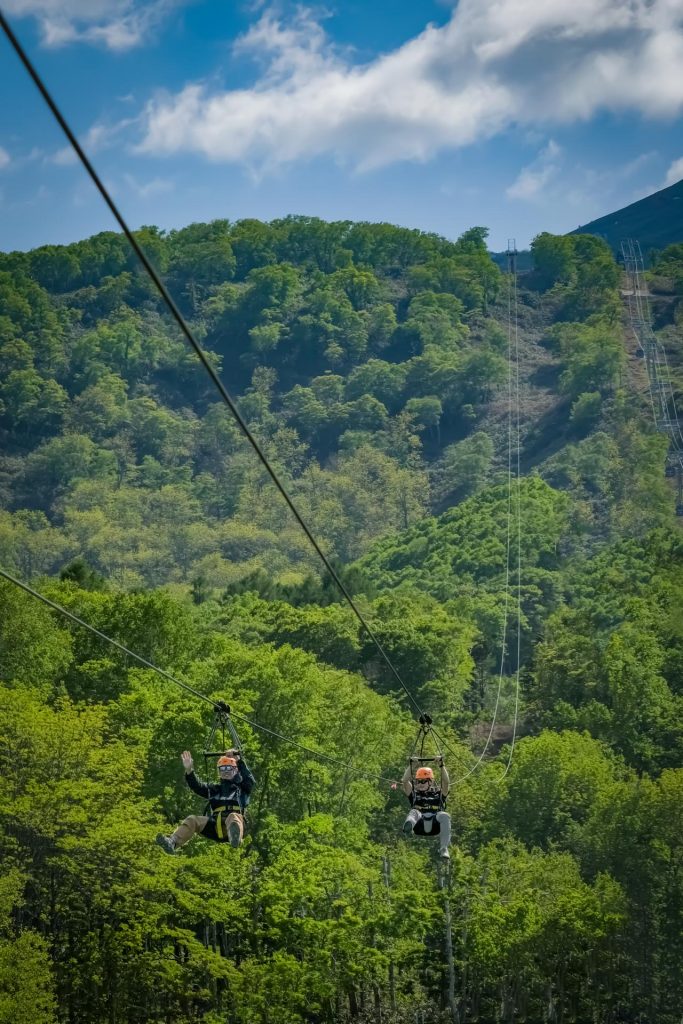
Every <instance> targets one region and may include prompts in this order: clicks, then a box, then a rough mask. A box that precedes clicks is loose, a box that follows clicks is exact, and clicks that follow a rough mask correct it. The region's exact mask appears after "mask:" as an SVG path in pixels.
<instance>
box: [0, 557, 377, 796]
mask: <svg viewBox="0 0 683 1024" xmlns="http://www.w3.org/2000/svg"><path fill="white" fill-rule="evenodd" d="M0 576H1V577H3V578H4V579H6V580H7V581H8V582H9V583H12V584H14V586H15V587H19V588H20V589H21V590H23V591H25V592H26V593H27V594H30V595H31V597H34V598H36V599H37V600H38V601H42V603H43V604H45V605H47V606H48V607H49V608H51V609H52V610H53V611H55V612H57V613H58V614H60V615H63V616H64V617H65V618H67V619H70V620H71V621H72V622H74V623H76V625H78V626H81V627H82V628H83V629H85V630H87V631H88V632H89V633H93V634H94V635H95V636H97V637H99V638H100V640H103V641H104V642H105V643H108V644H111V645H112V647H116V648H118V650H119V651H121V652H122V653H123V654H125V655H126V656H127V657H129V658H132V659H133V660H134V661H137V662H139V663H140V664H141V665H143V666H144V667H145V668H148V669H150V670H151V671H152V672H156V673H157V674H158V675H160V676H162V677H163V678H164V679H166V680H168V681H169V682H171V683H174V684H175V685H176V686H179V687H180V688H181V689H182V690H185V691H186V692H187V693H190V694H192V696H193V697H197V698H198V699H199V700H203V701H204V702H205V703H206V704H210V705H211V707H212V708H213V709H214V710H215V711H222V710H223V707H224V705H223V704H222V702H220V701H215V700H213V699H212V698H211V697H207V695H206V694H205V693H202V692H201V690H196V689H195V688H194V686H190V685H189V683H185V682H183V680H182V679H178V678H177V676H174V675H172V674H171V673H170V672H167V671H166V669H164V668H160V666H159V665H155V664H154V662H153V661H149V660H148V659H147V658H143V656H142V655H141V654H137V653H136V652H135V651H133V650H131V649H130V648H129V647H126V646H125V644H122V643H119V641H118V640H114V638H113V637H111V636H108V635H107V634H106V633H103V632H102V630H100V629H97V628H96V627H95V626H93V625H91V624H90V623H89V622H86V621H85V619H82V618H80V616H78V615H76V614H75V613H74V612H71V611H69V609H68V608H64V607H63V606H62V605H61V604H57V602H56V601H53V600H51V598H49V597H46V596H45V594H41V593H40V591H38V590H35V589H34V588H33V587H31V586H29V584H28V583H25V582H24V581H23V580H20V579H17V577H16V576H13V575H12V574H11V573H9V572H7V571H6V570H5V569H2V568H0ZM230 717H231V718H236V719H238V720H239V721H240V722H244V723H245V725H249V726H251V728H252V729H256V730H258V731H259V732H263V733H265V734H266V735H268V736H272V737H274V738H275V739H279V740H282V741H283V742H284V743H289V744H291V745H292V746H294V747H298V748H299V750H303V751H305V752H306V753H307V754H311V755H312V756H313V757H317V758H319V759H320V760H322V761H329V762H330V763H331V764H336V765H339V766H340V767H342V768H346V769H347V771H349V772H352V773H353V774H354V775H360V776H363V777H364V778H368V779H377V780H378V781H380V782H386V783H387V784H388V785H390V786H394V785H396V784H397V780H396V779H391V778H389V777H388V776H386V775H378V774H377V773H375V772H367V771H363V770H362V769H361V768H356V767H354V765H351V764H348V763H347V762H346V761H342V760H341V759H340V758H337V757H332V756H331V755H330V754H325V753H324V752H323V751H322V750H314V749H313V748H312V747H307V746H305V745H304V744H303V743H299V741H298V740H295V739H293V738H292V737H291V736H286V735H284V734H283V733H280V732H276V731H275V730H274V729H269V728H268V727H267V726H265V725H261V724H260V723H259V722H255V721H254V720H253V719H251V718H247V717H246V716H245V715H241V714H239V713H238V712H236V711H233V710H232V709H231V711H230Z"/></svg>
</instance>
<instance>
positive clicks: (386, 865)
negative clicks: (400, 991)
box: [382, 856, 396, 1013]
mask: <svg viewBox="0 0 683 1024" xmlns="http://www.w3.org/2000/svg"><path fill="white" fill-rule="evenodd" d="M382 875H383V876H384V885H385V886H386V890H387V903H388V904H389V906H391V863H390V861H389V857H388V856H387V857H382ZM389 1005H390V1007H391V1012H392V1013H396V970H395V967H394V961H393V960H391V959H390V960H389Z"/></svg>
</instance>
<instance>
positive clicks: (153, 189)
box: [123, 174, 173, 199]
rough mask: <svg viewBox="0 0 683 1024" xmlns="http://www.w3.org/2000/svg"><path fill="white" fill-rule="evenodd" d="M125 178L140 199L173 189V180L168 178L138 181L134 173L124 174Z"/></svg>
mask: <svg viewBox="0 0 683 1024" xmlns="http://www.w3.org/2000/svg"><path fill="white" fill-rule="evenodd" d="M123 180H124V181H125V183H126V185H127V186H128V188H129V189H130V190H131V192H134V193H135V195H136V196H137V197H138V198H139V199H150V198H151V197H152V196H158V195H161V194H163V193H164V192H172V191H173V182H172V181H168V179H166V178H153V179H152V180H151V181H144V182H143V181H138V179H137V178H135V177H133V175H132V174H124V176H123Z"/></svg>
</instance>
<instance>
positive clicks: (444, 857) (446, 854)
mask: <svg viewBox="0 0 683 1024" xmlns="http://www.w3.org/2000/svg"><path fill="white" fill-rule="evenodd" d="M450 859H451V855H450V853H449V852H448V847H445V848H444V849H443V850H442V851H441V860H450Z"/></svg>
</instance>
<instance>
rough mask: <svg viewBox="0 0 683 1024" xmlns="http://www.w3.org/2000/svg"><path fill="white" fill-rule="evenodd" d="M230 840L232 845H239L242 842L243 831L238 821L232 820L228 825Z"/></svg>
mask: <svg viewBox="0 0 683 1024" xmlns="http://www.w3.org/2000/svg"><path fill="white" fill-rule="evenodd" d="M228 842H229V843H230V845H231V846H239V845H240V843H241V842H242V833H241V832H240V827H239V825H238V824H237V822H236V821H231V822H230V824H229V825H228Z"/></svg>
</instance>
